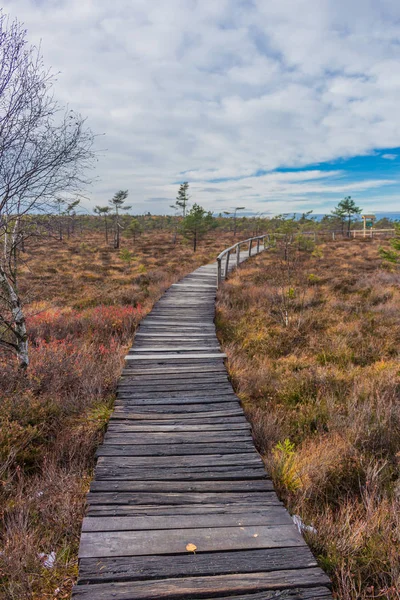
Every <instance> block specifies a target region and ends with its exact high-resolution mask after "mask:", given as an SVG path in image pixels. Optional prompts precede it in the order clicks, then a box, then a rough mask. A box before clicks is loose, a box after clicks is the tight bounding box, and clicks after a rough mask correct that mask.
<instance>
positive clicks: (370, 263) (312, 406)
mask: <svg viewBox="0 0 400 600" xmlns="http://www.w3.org/2000/svg"><path fill="white" fill-rule="evenodd" d="M378 247H379V243H377V242H374V241H371V240H365V241H348V242H346V241H344V242H337V243H328V244H325V245H319V246H317V247H315V248H313V247H312V244H310V242H309V241H305V240H301V241H300V243H299V244H296V243H294V244H292V245H291V246H290V249H289V257H288V260H287V261H285V260H284V252H283V248H282V247H278V248H275V249H273V250H269V251H268V252H265V253H263V254H262V255H260V256H259V257H257V258H255V259H252V261H250V262H249V263H247V264H245V265H244V266H242V267H241V268H240V269H239V270H238V271H237V272H236V273H235V274H233V275H232V276H231V278H230V280H229V281H228V282H227V283H226V284H225V285H224V286H223V288H222V289H221V291H220V292H219V301H218V312H217V322H218V328H219V335H220V338H221V340H222V343H223V346H224V348H225V350H226V351H227V353H228V356H229V372H230V376H231V378H232V381H233V383H234V386H235V388H236V390H237V392H238V393H239V395H240V397H241V398H242V400H243V404H244V407H245V410H246V413H247V415H248V417H249V419H250V420H251V422H252V424H253V428H254V433H255V440H256V444H257V446H258V448H259V450H260V452H261V453H262V455H263V456H264V457H265V461H266V464H267V468H268V470H269V472H270V473H271V475H272V478H273V480H274V482H275V485H276V488H277V490H278V492H279V494H280V495H281V497H282V498H283V499H284V501H285V502H286V503H287V506H288V508H289V509H290V511H291V512H292V513H295V514H297V515H300V516H301V518H302V519H303V521H304V522H305V523H306V524H308V525H312V527H314V528H315V530H316V532H314V533H313V532H310V531H308V532H305V535H306V538H307V540H308V542H309V543H310V545H311V547H312V549H313V551H314V553H315V555H316V556H317V557H318V558H319V561H320V564H321V565H322V566H323V567H324V568H325V569H326V570H327V571H328V573H329V574H330V575H331V576H332V580H333V584H334V590H335V594H336V597H337V598H340V599H342V600H350V599H351V600H354V599H366V598H400V404H399V391H400V377H399V367H400V362H399V353H400V311H399V301H400V287H399V284H400V273H399V271H398V270H396V269H394V270H392V269H393V267H390V266H388V265H382V259H381V258H380V257H379V253H378Z"/></svg>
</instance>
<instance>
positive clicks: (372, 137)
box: [2, 0, 400, 216]
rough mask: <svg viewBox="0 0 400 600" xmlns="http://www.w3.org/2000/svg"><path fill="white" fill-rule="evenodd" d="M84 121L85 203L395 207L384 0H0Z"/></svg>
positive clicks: (395, 137) (396, 156)
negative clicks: (87, 136) (122, 198)
mask: <svg viewBox="0 0 400 600" xmlns="http://www.w3.org/2000/svg"><path fill="white" fill-rule="evenodd" d="M2 7H3V12H5V13H7V14H9V15H10V16H12V17H17V18H18V20H20V21H22V22H23V23H24V24H25V26H26V28H27V30H28V34H27V35H28V39H29V41H30V42H32V43H34V44H38V43H39V42H40V40H41V48H42V53H43V56H44V60H45V64H46V66H49V67H50V66H51V67H52V69H53V71H54V72H57V73H58V75H57V82H56V84H55V95H56V97H57V99H58V100H59V101H60V102H61V103H62V104H68V106H69V107H70V108H72V109H76V110H77V111H78V112H80V113H81V114H82V115H83V116H85V117H87V124H88V125H89V126H90V127H91V129H92V130H93V132H94V133H95V134H99V135H98V137H97V138H96V150H97V151H98V156H97V158H98V162H97V165H96V169H95V172H94V173H93V174H92V175H93V176H95V177H96V178H97V179H96V181H95V182H94V183H93V185H92V186H91V187H90V189H89V190H86V196H87V197H88V199H87V200H85V201H84V203H85V205H86V207H87V208H89V209H92V208H93V207H94V205H95V204H100V205H105V204H106V203H107V201H108V199H109V198H111V197H112V196H113V194H114V193H115V192H116V191H117V190H119V189H128V190H129V203H130V204H132V206H133V209H132V212H133V213H135V214H142V213H143V212H147V211H150V212H151V213H152V214H167V213H169V214H173V210H172V209H171V208H169V207H170V205H171V204H173V203H174V201H175V197H176V194H177V190H178V187H179V184H180V183H182V182H183V181H188V182H189V184H190V193H191V202H192V203H193V202H197V203H198V204H200V205H202V206H203V207H204V208H206V209H207V210H212V211H214V212H215V213H219V212H220V211H224V210H226V211H229V210H231V209H232V208H234V207H237V206H244V207H245V208H246V211H244V212H248V213H253V214H257V213H261V214H264V215H266V216H268V215H272V214H279V213H288V212H303V211H306V210H313V211H314V213H318V214H321V213H325V212H330V211H331V210H332V209H333V208H334V207H335V206H336V205H337V203H338V202H339V201H340V200H341V199H342V198H343V197H344V196H348V195H350V196H352V198H354V200H356V202H357V204H358V205H359V206H361V207H362V208H363V209H364V211H366V212H374V211H375V212H377V211H397V210H400V203H399V198H400V193H399V182H400V104H399V99H400V68H399V65H400V2H399V1H398V0H379V1H377V0H350V2H349V1H348V0H346V1H344V0H113V1H112V2H110V0H3V2H2Z"/></svg>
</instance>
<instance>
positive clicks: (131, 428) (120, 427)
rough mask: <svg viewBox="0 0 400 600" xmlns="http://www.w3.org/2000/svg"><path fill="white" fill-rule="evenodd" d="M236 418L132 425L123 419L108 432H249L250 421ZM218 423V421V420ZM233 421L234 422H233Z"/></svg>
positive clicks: (113, 424) (112, 425) (109, 426)
mask: <svg viewBox="0 0 400 600" xmlns="http://www.w3.org/2000/svg"><path fill="white" fill-rule="evenodd" d="M235 418H236V417H231V419H229V420H228V419H225V422H224V421H223V420H220V421H219V422H217V423H214V424H213V423H210V422H209V421H210V419H206V422H203V423H201V422H196V423H193V424H192V423H189V422H188V421H187V420H186V421H185V422H182V423H175V424H169V423H165V421H163V422H158V423H157V422H155V421H151V422H149V423H132V421H124V420H122V419H120V420H118V421H116V420H113V421H111V422H110V423H109V425H108V431H109V432H110V433H117V432H121V433H123V432H125V431H127V432H138V433H140V432H146V431H148V432H149V433H159V432H161V433H172V432H174V431H192V432H193V433H195V434H198V433H201V432H203V431H226V430H227V429H229V430H230V431H234V430H235V431H236V430H239V431H240V430H242V429H244V430H248V429H250V428H251V427H250V424H249V423H248V421H240V422H236V421H234V419H235ZM217 421H218V420H217ZM231 421H233V422H231Z"/></svg>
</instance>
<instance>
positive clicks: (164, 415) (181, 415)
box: [110, 405, 244, 422]
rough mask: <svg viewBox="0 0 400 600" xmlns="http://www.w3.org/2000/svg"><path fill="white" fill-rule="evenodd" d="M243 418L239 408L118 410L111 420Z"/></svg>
mask: <svg viewBox="0 0 400 600" xmlns="http://www.w3.org/2000/svg"><path fill="white" fill-rule="evenodd" d="M236 416H238V417H242V418H244V417H243V411H242V409H241V408H240V407H239V405H238V408H234V409H230V410H227V411H226V412H225V411H223V410H210V411H202V412H192V411H190V412H178V413H176V412H158V413H156V412H153V413H146V412H132V411H128V410H122V409H120V408H119V409H118V410H115V411H114V412H113V414H112V415H111V417H110V419H111V420H120V419H128V420H132V421H159V420H165V421H175V420H178V421H181V420H187V421H193V422H197V420H198V419H202V420H206V419H225V420H227V419H229V418H231V417H236Z"/></svg>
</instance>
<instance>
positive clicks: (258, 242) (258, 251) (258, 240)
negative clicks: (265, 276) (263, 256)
mask: <svg viewBox="0 0 400 600" xmlns="http://www.w3.org/2000/svg"><path fill="white" fill-rule="evenodd" d="M259 253H260V238H257V254H259Z"/></svg>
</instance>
